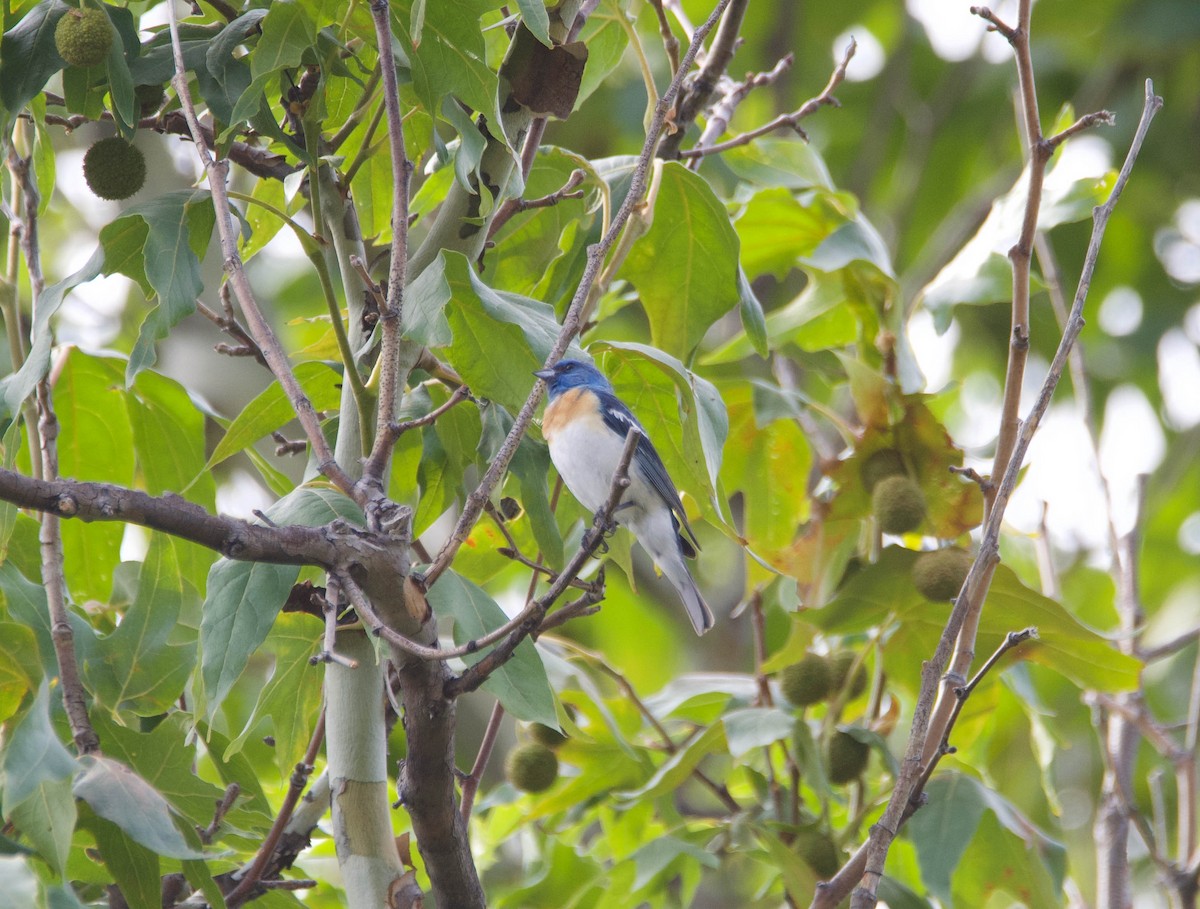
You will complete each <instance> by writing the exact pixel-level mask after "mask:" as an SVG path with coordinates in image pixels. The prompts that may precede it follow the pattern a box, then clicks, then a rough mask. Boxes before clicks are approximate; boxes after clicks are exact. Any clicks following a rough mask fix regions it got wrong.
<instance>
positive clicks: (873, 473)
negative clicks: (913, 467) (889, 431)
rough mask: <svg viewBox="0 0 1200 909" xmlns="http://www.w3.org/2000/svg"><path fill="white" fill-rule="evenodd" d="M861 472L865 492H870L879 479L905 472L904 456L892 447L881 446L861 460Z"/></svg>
mask: <svg viewBox="0 0 1200 909" xmlns="http://www.w3.org/2000/svg"><path fill="white" fill-rule="evenodd" d="M861 473H862V481H863V485H864V486H866V487H867V492H872V491H873V490H874V489H875V486H876V485H877V484H878V483H879V481H880V480H886V479H887V478H888V477H897V476H903V475H904V474H905V473H906V471H905V469H904V458H902V457H901V456H900V452H898V451H896V449H894V448H881V449H879V451H877V452H875V453H873V454H872V455H871V456H870V457H869V458H867V459H866V460H865V461H864V462H863V465H862V471H861Z"/></svg>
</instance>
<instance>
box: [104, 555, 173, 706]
mask: <svg viewBox="0 0 1200 909" xmlns="http://www.w3.org/2000/svg"><path fill="white" fill-rule="evenodd" d="M182 605H183V579H182V577H181V576H180V573H179V563H178V561H177V559H176V556H175V550H174V547H173V546H172V545H171V543H170V541H169V540H168V539H167V538H166V537H164V536H162V535H155V536H154V537H153V538H152V540H151V543H150V549H149V551H148V552H147V554H146V559H145V561H144V562H142V564H141V570H140V571H139V573H138V587H137V595H136V596H135V597H134V600H133V603H132V604H130V606H129V608H128V609H127V610H126V611H125V615H124V616H123V617H122V618H121V624H120V625H118V626H117V629H116V630H115V631H114V632H113V633H112V634H110V635H108V636H107V637H102V638H99V639H97V641H96V647H95V657H94V658H93V659H92V660H91V661H89V662H88V663H87V664H86V665H85V666H84V667H83V676H84V681H85V682H86V683H87V686H88V688H89V690H91V691H92V692H93V693H94V694H95V695H96V698H97V700H98V701H99V702H100V703H101V704H103V705H105V706H106V707H108V708H109V710H111V711H113V712H116V711H118V710H122V711H124V710H128V711H130V712H132V713H134V714H136V715H138V716H156V715H157V714H160V713H166V712H167V710H168V709H170V707H171V706H172V704H174V703H175V701H176V700H177V699H178V698H179V695H180V694H182V693H183V689H184V686H185V685H186V684H187V680H188V677H189V676H190V675H191V672H192V666H193V665H194V664H195V661H196V649H195V645H194V644H192V645H185V646H181V645H176V644H171V643H169V642H168V640H167V639H168V637H169V636H170V635H171V634H172V632H173V631H174V630H175V626H176V623H177V621H178V619H179V614H180V609H181V607H182Z"/></svg>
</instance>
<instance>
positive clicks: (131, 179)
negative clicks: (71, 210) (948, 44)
mask: <svg viewBox="0 0 1200 909" xmlns="http://www.w3.org/2000/svg"><path fill="white" fill-rule="evenodd" d="M83 179H84V180H85V181H86V182H87V185H88V189H90V190H91V191H92V192H94V193H95V194H96V195H97V196H99V197H100V198H101V199H112V200H114V201H115V200H119V199H128V198H129V197H130V196H132V195H133V194H134V193H136V192H137V191H138V190H139V189H141V188H142V184H144V183H145V182H146V159H145V158H144V157H143V156H142V153H141V151H140V150H139V149H137V148H136V147H134V146H132V145H130V144H129V143H128V142H126V141H125V140H124V139H122V138H121V137H120V136H111V137H110V138H108V139H101V140H100V141H99V142H96V143H93V145H92V147H91V148H89V149H88V150H87V152H86V153H85V154H84V156H83Z"/></svg>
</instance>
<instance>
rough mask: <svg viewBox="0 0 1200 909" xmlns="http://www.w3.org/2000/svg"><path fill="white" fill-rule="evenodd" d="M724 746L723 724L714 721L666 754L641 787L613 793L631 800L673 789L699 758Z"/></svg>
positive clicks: (645, 797) (656, 795)
mask: <svg viewBox="0 0 1200 909" xmlns="http://www.w3.org/2000/svg"><path fill="white" fill-rule="evenodd" d="M726 750H727V746H726V744H725V726H724V724H723V723H714V724H713V725H711V726H707V727H705V729H704V730H703V731H702V732H700V733H699V734H697V735H694V736H692V738H691V739H690V740H689V741H688V743H687V744H686V745H684V746H683V747H682V748H680V749H679V750H678V751H676V752H675V753H674V754H672V755H671V756H670V757H669V758H667V759H666V760H665V761H664V762H663V763H662V765H661V766H660V767H659V768H658V769H657V770H656V771H655V772H654V775H653V776H652V777H650V779H649V780H647V781H646V782H645V783H644V784H643V785H642V786H641V787H639V788H638V789H634V790H633V791H631V792H618V793H615V795H616V797H617V798H619V799H621V800H622V801H625V802H634V801H639V800H641V799H652V798H657V797H658V796H660V795H664V794H666V793H668V792H674V791H675V790H676V789H678V788H679V787H680V786H681V785H682V784H683V782H684V780H686V779H687V778H688V777H689V776H691V775H692V771H693V770H695V769H696V768H697V767H699V766H700V762H701V761H702V760H704V759H705V758H706V757H708V756H709V755H712V754H723V753H724V752H725V751H726Z"/></svg>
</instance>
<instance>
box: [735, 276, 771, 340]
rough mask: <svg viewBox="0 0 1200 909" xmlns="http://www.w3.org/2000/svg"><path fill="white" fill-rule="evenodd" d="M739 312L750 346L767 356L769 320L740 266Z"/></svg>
mask: <svg viewBox="0 0 1200 909" xmlns="http://www.w3.org/2000/svg"><path fill="white" fill-rule="evenodd" d="M738 295H739V296H738V314H739V315H740V316H741V317H742V330H743V331H744V332H745V333H746V337H747V339H749V341H750V346H751V347H753V348H754V352H755V353H756V354H758V355H759V356H760V357H763V358H766V356H767V355H768V354H769V353H770V348H769V347H768V345H767V320H766V316H765V315H764V314H763V307H762V303H761V301H759V299H758V297H757V296H756V295H755V293H754V288H753V287H751V286H750V279H749V278H747V277H746V272H745V271H743V270H742V267H741V266H740V265H739V266H738Z"/></svg>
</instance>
